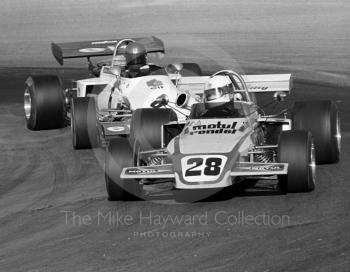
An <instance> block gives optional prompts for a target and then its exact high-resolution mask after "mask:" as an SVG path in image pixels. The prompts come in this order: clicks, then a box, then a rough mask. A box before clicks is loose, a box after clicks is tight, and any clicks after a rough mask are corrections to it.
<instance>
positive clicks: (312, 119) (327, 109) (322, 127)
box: [292, 100, 341, 164]
mask: <svg viewBox="0 0 350 272" xmlns="http://www.w3.org/2000/svg"><path fill="white" fill-rule="evenodd" d="M292 125H293V129H297V130H308V131H310V132H311V134H312V137H313V139H314V143H315V150H316V163H318V164H326V163H336V162H338V161H339V157H340V139H341V136H340V135H341V133H340V120H339V112H338V109H337V106H336V104H335V103H334V102H332V101H328V100H325V101H307V102H296V103H295V104H294V107H293V111H292Z"/></svg>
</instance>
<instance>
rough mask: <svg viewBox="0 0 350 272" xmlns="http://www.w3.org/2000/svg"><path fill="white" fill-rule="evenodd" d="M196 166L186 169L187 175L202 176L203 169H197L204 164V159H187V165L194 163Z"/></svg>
mask: <svg viewBox="0 0 350 272" xmlns="http://www.w3.org/2000/svg"><path fill="white" fill-rule="evenodd" d="M192 164H194V166H192V167H190V168H189V169H187V170H186V172H185V176H186V177H190V176H200V175H201V174H202V171H201V170H195V169H198V167H199V166H201V165H202V164H203V159H202V158H190V159H189V160H188V161H187V165H192Z"/></svg>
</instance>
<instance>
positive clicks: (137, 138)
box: [105, 70, 341, 201]
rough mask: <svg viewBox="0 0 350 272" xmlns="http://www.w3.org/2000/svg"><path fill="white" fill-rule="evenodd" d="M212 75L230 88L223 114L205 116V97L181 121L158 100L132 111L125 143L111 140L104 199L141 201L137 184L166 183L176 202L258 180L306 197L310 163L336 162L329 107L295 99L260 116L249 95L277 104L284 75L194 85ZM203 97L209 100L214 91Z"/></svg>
mask: <svg viewBox="0 0 350 272" xmlns="http://www.w3.org/2000/svg"><path fill="white" fill-rule="evenodd" d="M218 76H219V77H220V76H221V77H226V78H228V79H229V80H230V82H231V83H232V86H234V88H233V89H234V95H235V96H234V97H235V98H234V99H232V100H230V102H227V103H225V104H224V105H225V107H226V106H227V105H228V106H229V110H226V111H223V112H222V111H209V109H210V108H209V109H208V106H207V105H206V102H203V101H205V97H207V95H206V96H205V97H203V98H202V99H203V100H202V102H199V103H195V104H193V105H192V107H191V111H190V114H189V115H188V116H187V117H186V119H185V120H178V119H177V114H176V113H175V112H174V111H173V109H172V108H173V106H170V107H169V104H168V98H167V95H166V94H163V95H161V96H159V97H158V98H157V99H156V101H155V103H154V104H153V106H154V107H155V108H149V109H138V110H136V111H135V112H134V115H133V117H132V120H131V132H130V138H118V139H113V140H112V141H110V143H109V146H108V148H107V153H106V160H105V181H106V187H107V194H108V199H109V200H111V201H118V200H119V201H124V200H134V199H145V198H146V195H145V193H144V186H146V185H152V184H157V183H160V182H168V183H169V182H170V183H172V184H173V189H174V193H175V194H174V195H175V199H177V200H180V201H183V200H185V199H186V197H185V199H184V197H183V196H191V197H190V199H191V201H195V200H200V199H202V198H205V197H206V196H209V195H211V194H212V193H213V191H214V192H217V191H218V190H221V189H223V188H226V189H229V188H232V186H231V185H235V184H238V183H245V182H248V181H258V180H261V179H269V180H277V185H278V188H279V191H280V192H281V193H283V194H286V193H294V192H310V191H312V190H314V188H315V179H316V176H315V171H316V163H318V164H324V163H336V162H338V160H339V154H340V139H341V133H340V120H339V114H338V110H337V106H336V104H335V103H334V102H332V101H303V102H301V101H299V102H295V104H294V106H293V108H292V110H291V111H288V109H285V110H283V111H282V112H279V113H277V114H276V115H264V114H263V113H261V111H260V110H259V107H258V106H257V103H256V98H255V93H256V92H272V93H273V94H274V97H275V100H276V103H278V101H279V100H281V99H284V97H285V96H286V95H287V94H288V93H289V92H290V90H291V88H292V77H291V75H290V74H277V75H248V76H247V75H243V76H242V75H239V74H238V73H235V72H234V71H231V70H222V71H219V72H217V73H215V74H214V75H212V76H211V77H197V82H200V81H202V82H205V81H208V80H211V78H215V77H218ZM228 85H230V84H228ZM223 90H224V88H221V90H220V91H221V92H222V91H223ZM202 91H204V92H206V93H207V94H208V91H209V96H210V95H211V94H215V92H216V91H219V88H212V89H209V90H206V91H205V90H202ZM210 92H211V93H210ZM202 96H203V95H202ZM236 96H237V97H239V98H238V99H237V98H236ZM180 100H181V101H180V102H179V103H178V104H181V102H183V101H184V100H185V99H184V98H183V97H182V98H181V99H180ZM207 100H208V101H209V100H210V98H207ZM214 109H217V108H214ZM220 110H221V109H220ZM210 112H211V114H208V113H210ZM287 113H288V115H287ZM288 116H290V118H288ZM187 193H188V194H187ZM193 196H194V198H193ZM185 201H186V200H185Z"/></svg>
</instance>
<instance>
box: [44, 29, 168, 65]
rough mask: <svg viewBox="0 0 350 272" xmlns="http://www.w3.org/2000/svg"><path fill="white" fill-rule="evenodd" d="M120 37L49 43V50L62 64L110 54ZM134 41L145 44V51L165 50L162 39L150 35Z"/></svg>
mask: <svg viewBox="0 0 350 272" xmlns="http://www.w3.org/2000/svg"><path fill="white" fill-rule="evenodd" d="M121 40H122V39H111V40H99V41H83V42H67V43H51V51H52V54H53V56H54V57H55V59H56V60H57V62H58V63H59V64H61V65H63V60H64V59H69V58H83V57H101V56H112V55H113V53H114V49H115V46H116V44H117V43H118V42H119V41H121ZM133 40H134V41H135V42H138V43H141V44H143V45H144V46H145V48H146V51H147V53H156V52H161V53H164V52H165V48H164V43H163V41H162V40H160V39H158V38H156V37H154V36H151V37H144V38H133ZM120 49H121V51H119V50H118V54H123V53H124V52H123V51H124V50H125V47H120Z"/></svg>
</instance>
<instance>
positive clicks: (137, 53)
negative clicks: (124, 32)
mask: <svg viewBox="0 0 350 272" xmlns="http://www.w3.org/2000/svg"><path fill="white" fill-rule="evenodd" d="M125 59H126V65H127V66H133V65H137V66H144V65H146V64H147V51H146V48H145V47H144V46H143V45H142V44H140V43H136V42H134V43H129V44H128V46H127V47H126V48H125Z"/></svg>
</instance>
